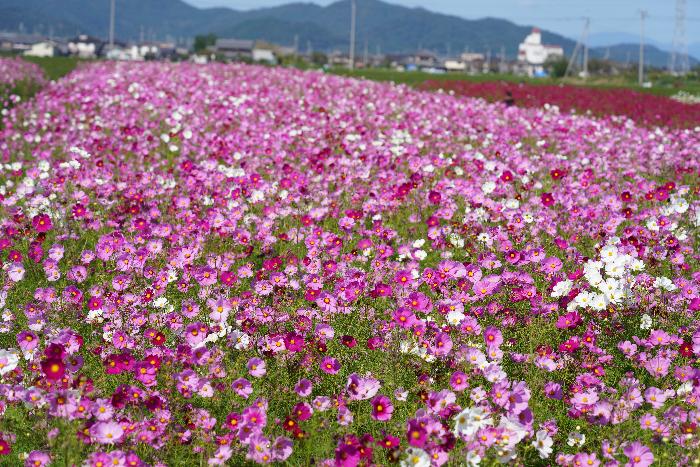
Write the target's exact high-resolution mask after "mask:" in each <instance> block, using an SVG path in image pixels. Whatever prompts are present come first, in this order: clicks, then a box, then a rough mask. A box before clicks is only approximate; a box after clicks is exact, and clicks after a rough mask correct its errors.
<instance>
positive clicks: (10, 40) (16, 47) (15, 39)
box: [0, 32, 45, 52]
mask: <svg viewBox="0 0 700 467" xmlns="http://www.w3.org/2000/svg"><path fill="white" fill-rule="evenodd" d="M44 40H45V39H44V38H43V37H42V36H38V35H36V34H22V33H16V32H0V51H3V52H25V51H27V50H29V49H31V48H32V46H33V45H34V44H37V43H39V42H42V41H44Z"/></svg>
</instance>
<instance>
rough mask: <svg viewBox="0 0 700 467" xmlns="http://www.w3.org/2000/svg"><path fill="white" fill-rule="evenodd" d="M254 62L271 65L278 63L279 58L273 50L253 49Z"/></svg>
mask: <svg viewBox="0 0 700 467" xmlns="http://www.w3.org/2000/svg"><path fill="white" fill-rule="evenodd" d="M253 61H254V62H266V63H269V64H271V65H274V64H276V63H277V58H276V57H275V54H274V53H273V52H272V50H269V49H257V48H256V49H253Z"/></svg>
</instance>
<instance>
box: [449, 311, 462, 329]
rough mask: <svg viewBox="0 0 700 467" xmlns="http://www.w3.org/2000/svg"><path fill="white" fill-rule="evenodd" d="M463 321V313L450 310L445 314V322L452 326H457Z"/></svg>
mask: <svg viewBox="0 0 700 467" xmlns="http://www.w3.org/2000/svg"><path fill="white" fill-rule="evenodd" d="M463 319H464V313H462V312H461V311H459V310H452V311H450V312H449V313H447V322H448V323H450V324H451V325H452V326H457V325H458V324H459V323H461V322H462V320H463Z"/></svg>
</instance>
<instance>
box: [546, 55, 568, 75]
mask: <svg viewBox="0 0 700 467" xmlns="http://www.w3.org/2000/svg"><path fill="white" fill-rule="evenodd" d="M568 66H569V62H568V61H567V60H566V59H565V58H559V59H556V60H552V61H549V62H548V63H547V68H549V74H550V75H551V76H552V78H562V77H563V76H564V74H565V73H566V68H567V67H568Z"/></svg>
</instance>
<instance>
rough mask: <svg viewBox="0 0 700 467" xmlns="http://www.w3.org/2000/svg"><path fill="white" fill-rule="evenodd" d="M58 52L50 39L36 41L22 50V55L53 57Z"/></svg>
mask: <svg viewBox="0 0 700 467" xmlns="http://www.w3.org/2000/svg"><path fill="white" fill-rule="evenodd" d="M58 54H59V50H58V47H57V46H56V44H55V43H54V42H51V41H42V42H37V43H36V44H33V45H32V46H31V47H30V48H29V50H25V51H24V55H26V56H28V57H54V56H56V55H58Z"/></svg>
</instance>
